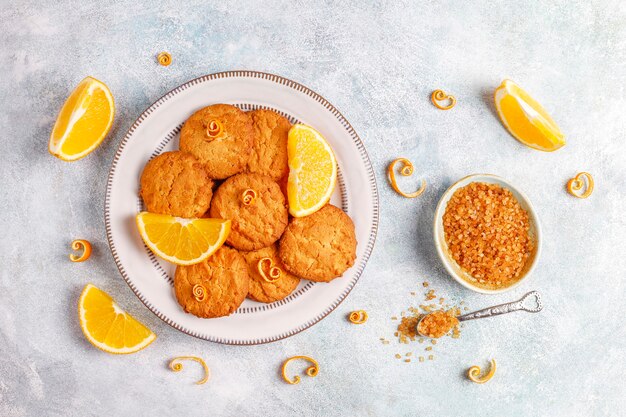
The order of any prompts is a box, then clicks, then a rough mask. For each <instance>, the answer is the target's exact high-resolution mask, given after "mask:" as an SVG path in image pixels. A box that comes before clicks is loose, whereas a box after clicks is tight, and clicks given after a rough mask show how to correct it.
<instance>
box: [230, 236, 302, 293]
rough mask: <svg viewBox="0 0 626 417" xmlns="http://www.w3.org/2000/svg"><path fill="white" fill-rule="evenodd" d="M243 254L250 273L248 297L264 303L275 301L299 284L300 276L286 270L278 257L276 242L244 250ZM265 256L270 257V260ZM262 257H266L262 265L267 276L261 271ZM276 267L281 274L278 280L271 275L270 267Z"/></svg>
mask: <svg viewBox="0 0 626 417" xmlns="http://www.w3.org/2000/svg"><path fill="white" fill-rule="evenodd" d="M242 255H243V256H244V258H246V262H247V263H248V271H249V274H250V288H249V289H248V298H251V299H253V300H256V301H260V302H262V303H273V302H274V301H278V300H282V299H283V298H285V297H287V296H288V295H289V294H291V293H292V292H293V290H295V289H296V287H297V286H298V283H299V282H300V278H298V277H296V276H294V275H292V274H290V273H289V272H287V271H286V270H285V267H284V266H283V263H282V262H281V261H280V258H279V257H278V248H277V247H276V245H275V244H273V245H270V246H268V247H266V248H263V249H259V250H256V251H252V252H242ZM264 258H269V261H268V260H265V259H264ZM261 259H264V260H263V261H262V262H261V266H260V267H261V270H262V271H263V273H264V274H265V278H263V276H262V275H261V273H260V272H259V261H260V260H261ZM274 267H276V268H279V269H280V275H279V277H278V279H276V280H274V279H272V278H271V277H270V269H271V268H274Z"/></svg>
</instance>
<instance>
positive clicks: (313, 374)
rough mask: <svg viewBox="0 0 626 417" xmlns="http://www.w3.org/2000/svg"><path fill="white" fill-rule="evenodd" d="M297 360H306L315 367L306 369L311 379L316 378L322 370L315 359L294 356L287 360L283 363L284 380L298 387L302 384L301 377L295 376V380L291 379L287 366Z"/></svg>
mask: <svg viewBox="0 0 626 417" xmlns="http://www.w3.org/2000/svg"><path fill="white" fill-rule="evenodd" d="M297 359H304V360H306V361H309V362H311V363H312V364H313V365H311V366H309V367H308V368H306V374H307V375H308V376H310V377H316V376H317V374H318V372H319V370H320V366H319V364H318V363H317V361H316V360H315V359H313V358H310V357H308V356H292V357H291V358H289V359H287V360H286V361H285V362H283V366H282V374H283V379H284V380H285V381H286V382H287V383H289V384H291V385H296V384H299V383H300V377H299V376H298V375H296V376H294V377H293V379H291V378H289V377H288V376H287V365H288V364H289V362H291V361H295V360H297Z"/></svg>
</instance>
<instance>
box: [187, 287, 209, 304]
mask: <svg viewBox="0 0 626 417" xmlns="http://www.w3.org/2000/svg"><path fill="white" fill-rule="evenodd" d="M191 292H192V293H193V298H195V299H196V301H198V302H200V303H201V302H203V301H204V300H206V288H204V286H203V285H200V284H196V285H194V286H193V288H192V289H191Z"/></svg>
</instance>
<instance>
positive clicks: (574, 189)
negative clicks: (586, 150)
mask: <svg viewBox="0 0 626 417" xmlns="http://www.w3.org/2000/svg"><path fill="white" fill-rule="evenodd" d="M585 183H586V184H587V188H586V189H585V191H584V192H582V193H578V191H580V190H581V189H582V188H583V186H584V185H585ZM567 192H568V193H570V194H571V195H573V196H574V197H576V198H587V197H589V196H590V195H591V193H593V177H592V176H591V174H590V173H588V172H579V173H578V174H576V176H575V177H574V178H570V180H569V181H567Z"/></svg>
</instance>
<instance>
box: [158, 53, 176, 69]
mask: <svg viewBox="0 0 626 417" xmlns="http://www.w3.org/2000/svg"><path fill="white" fill-rule="evenodd" d="M157 61H158V63H159V65H163V66H164V67H167V66H169V65H170V64H171V63H172V56H171V55H170V54H169V53H167V52H161V53H159V54H158V55H157Z"/></svg>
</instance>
